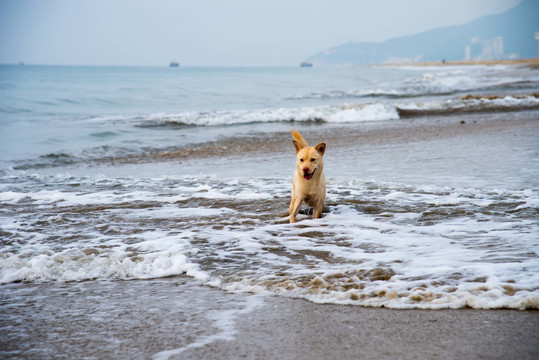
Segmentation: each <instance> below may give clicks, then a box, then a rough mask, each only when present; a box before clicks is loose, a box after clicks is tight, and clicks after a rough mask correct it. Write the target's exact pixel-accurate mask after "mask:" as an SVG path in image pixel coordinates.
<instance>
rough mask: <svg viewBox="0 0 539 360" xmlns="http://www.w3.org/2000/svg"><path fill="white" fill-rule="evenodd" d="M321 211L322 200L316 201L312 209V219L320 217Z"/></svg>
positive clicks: (322, 208)
mask: <svg viewBox="0 0 539 360" xmlns="http://www.w3.org/2000/svg"><path fill="white" fill-rule="evenodd" d="M322 211H324V200H317V201H316V204H315V205H314V207H313V219H318V218H320V217H322Z"/></svg>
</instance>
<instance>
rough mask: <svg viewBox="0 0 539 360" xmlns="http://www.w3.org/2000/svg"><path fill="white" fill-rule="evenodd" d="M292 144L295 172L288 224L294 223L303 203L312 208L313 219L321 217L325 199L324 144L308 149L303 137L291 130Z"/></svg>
mask: <svg viewBox="0 0 539 360" xmlns="http://www.w3.org/2000/svg"><path fill="white" fill-rule="evenodd" d="M292 136H293V140H292V142H293V144H294V148H295V149H296V171H295V172H294V180H293V182H292V200H291V201H290V223H291V224H292V223H295V222H296V216H297V215H298V212H299V210H300V209H301V204H302V203H303V202H304V201H305V203H307V205H308V206H311V207H312V208H313V219H317V218H319V217H320V216H322V211H323V209H324V201H325V199H326V177H325V176H324V161H323V156H324V153H325V152H326V144H325V143H320V144H318V145H316V146H315V147H310V146H309V145H308V144H307V142H306V141H305V139H304V138H303V136H301V134H300V133H299V132H297V131H295V130H292Z"/></svg>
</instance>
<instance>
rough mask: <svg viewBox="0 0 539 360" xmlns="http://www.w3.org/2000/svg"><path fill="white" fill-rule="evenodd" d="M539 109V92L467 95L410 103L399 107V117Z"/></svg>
mask: <svg viewBox="0 0 539 360" xmlns="http://www.w3.org/2000/svg"><path fill="white" fill-rule="evenodd" d="M537 109H539V94H538V93H533V94H529V95H521V96H517V95H513V96H503V97H502V96H498V95H491V96H488V95H480V96H473V95H466V96H463V97H460V98H457V99H450V100H446V101H443V102H441V101H431V102H426V103H408V104H402V105H399V106H398V107H397V112H398V114H399V117H401V118H404V117H415V116H428V115H456V114H470V113H488V112H513V111H529V110H537Z"/></svg>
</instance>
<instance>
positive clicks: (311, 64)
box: [299, 61, 313, 67]
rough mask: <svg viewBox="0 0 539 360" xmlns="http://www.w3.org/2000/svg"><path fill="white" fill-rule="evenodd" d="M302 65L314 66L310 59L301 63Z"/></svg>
mask: <svg viewBox="0 0 539 360" xmlns="http://www.w3.org/2000/svg"><path fill="white" fill-rule="evenodd" d="M299 66H301V67H312V66H313V63H312V62H310V61H302V62H301V64H299Z"/></svg>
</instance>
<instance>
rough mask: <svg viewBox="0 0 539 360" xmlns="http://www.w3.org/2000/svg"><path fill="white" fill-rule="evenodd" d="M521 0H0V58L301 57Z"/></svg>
mask: <svg viewBox="0 0 539 360" xmlns="http://www.w3.org/2000/svg"><path fill="white" fill-rule="evenodd" d="M519 2H520V0H376V1H375V0H355V1H354V0H147V1H141V0H0V63H4V64H6V63H19V62H24V63H27V64H57V65H152V66H153V65H156V66H162V65H168V63H169V62H170V61H172V60H174V61H178V62H181V64H182V66H183V65H185V66H288V65H290V66H296V65H297V64H298V63H299V62H300V61H301V60H303V59H304V58H306V57H308V56H309V55H312V54H314V53H317V52H319V51H321V50H324V49H327V48H330V47H333V46H336V45H340V44H343V43H346V42H349V41H375V42H380V41H384V40H387V39H390V38H394V37H399V36H404V35H411V34H415V33H418V32H422V31H425V30H429V29H432V28H436V27H442V26H449V25H458V24H464V23H467V22H469V21H471V20H473V19H475V18H478V17H481V16H485V15H490V14H497V13H501V12H503V11H505V10H507V9H509V8H511V7H513V6H515V5H517V4H518V3H519Z"/></svg>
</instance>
